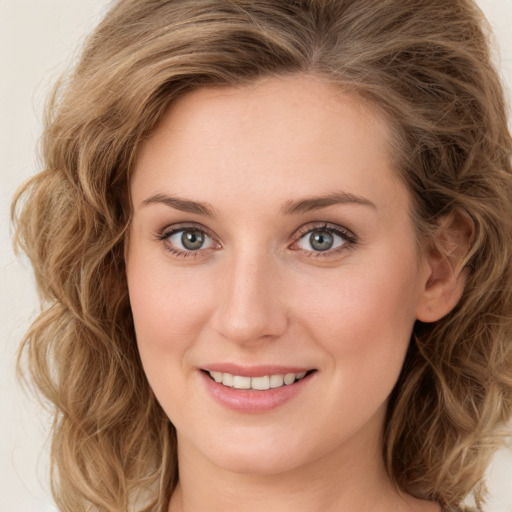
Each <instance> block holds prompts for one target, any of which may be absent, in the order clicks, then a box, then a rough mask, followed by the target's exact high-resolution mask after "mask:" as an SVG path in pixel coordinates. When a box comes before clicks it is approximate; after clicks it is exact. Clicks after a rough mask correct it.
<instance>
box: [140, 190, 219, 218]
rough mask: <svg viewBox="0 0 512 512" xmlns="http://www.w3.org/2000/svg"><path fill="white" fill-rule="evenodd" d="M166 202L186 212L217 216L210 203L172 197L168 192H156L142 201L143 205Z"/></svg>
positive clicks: (167, 204)
mask: <svg viewBox="0 0 512 512" xmlns="http://www.w3.org/2000/svg"><path fill="white" fill-rule="evenodd" d="M158 203H160V204H165V205H166V206H170V207H171V208H174V209H176V210H181V211H182V212H186V213H195V214H197V215H203V216H205V217H215V211H214V209H213V208H212V206H211V205H209V204H208V203H199V202H197V201H191V200H190V199H180V198H178V197H171V196H168V195H166V194H155V195H154V196H151V197H148V198H147V199H145V200H144V201H142V206H147V205H150V204H158Z"/></svg>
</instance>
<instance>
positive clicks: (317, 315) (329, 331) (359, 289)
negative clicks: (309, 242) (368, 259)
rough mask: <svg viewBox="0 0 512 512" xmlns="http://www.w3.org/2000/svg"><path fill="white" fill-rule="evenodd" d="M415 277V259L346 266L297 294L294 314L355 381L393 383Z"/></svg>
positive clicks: (405, 341)
mask: <svg viewBox="0 0 512 512" xmlns="http://www.w3.org/2000/svg"><path fill="white" fill-rule="evenodd" d="M408 269H409V270H408ZM416 277H417V276H416V260H415V256H414V254H413V257H411V258H404V259H402V260H401V261H400V260H399V259H395V258H387V259H384V258H382V259H380V260H378V263H376V262H375V261H373V262H372V264H361V265H359V264H357V265H353V266H347V267H346V268H344V269H343V270H342V271H340V272H339V273H338V274H337V275H335V276H333V277H332V278H330V279H328V280H326V281H325V282H323V283H321V282H316V283H314V282H309V283H307V284H306V285H305V286H304V289H303V290H302V291H300V290H297V291H296V293H295V294H294V295H293V296H294V297H296V298H297V299H296V306H295V309H296V314H297V316H298V317H299V318H302V319H303V322H304V324H305V325H306V326H307V329H308V330H309V331H310V333H311V335H312V337H313V338H314V339H316V340H317V342H318V343H319V344H321V345H322V347H323V348H324V349H325V350H326V352H328V353H329V354H330V355H331V358H332V360H333V362H335V364H337V365H343V366H345V368H346V369H347V371H351V370H354V375H353V377H354V378H355V379H358V378H359V377H358V374H359V376H360V378H361V379H362V380H363V379H368V378H370V379H373V377H376V378H381V377H384V376H387V377H386V378H388V379H391V380H393V379H394V378H395V377H396V376H398V375H397V374H398V373H399V371H400V368H401V365H402V363H403V358H404V356H405V353H406V350H407V347H408V345H409V342H410V337H411V333H412V329H413V326H414V322H415V303H416V300H417V288H418V286H417V284H416V283H417V279H416ZM306 289H307V291H308V293H307V294H306V293H304V291H305V290H306ZM299 297H302V300H301V299H298V298H299ZM304 299H305V300H304ZM365 369H366V373H365V371H364V370H365Z"/></svg>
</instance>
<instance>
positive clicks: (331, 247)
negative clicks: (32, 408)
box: [16, 0, 512, 512]
mask: <svg viewBox="0 0 512 512" xmlns="http://www.w3.org/2000/svg"><path fill="white" fill-rule="evenodd" d="M510 152H511V141H510V136H509V133H508V130H507V124H506V116H505V109H504V102H503V94H502V90H501V86H500V83H499V80H498V78H497V75H496V73H495V71H494V70H493V68H492V66H491V64H490V62H489V52H488V45H487V38H486V33H485V30H484V22H483V20H482V16H481V14H480V12H479V11H478V9H477V8H476V7H475V6H474V4H473V3H472V2H470V1H462V0H458V1H453V2H446V1H444V0H443V1H440V0H439V1H437V0H434V1H431V2H421V1H419V0H418V1H408V0H403V1H399V2H396V1H379V2H376V1H374V0H372V1H370V0H358V1H341V0H337V1H329V2H325V1H322V2H320V1H314V0H310V1H304V2H301V1H284V2H283V1H279V2H276V1H270V0H267V1H258V2H249V1H226V2H224V1H217V2H212V1H207V0H204V1H203V0H190V1H185V0H182V1H167V2H151V1H150V0H137V1H135V0H124V1H120V2H118V3H116V4H115V5H114V6H113V7H112V8H111V10H110V12H109V13H108V14H107V15H106V17H105V19H104V21H103V22H102V23H101V24H100V26H99V27H98V29H97V30H96V32H95V33H94V34H93V35H92V36H91V38H90V39H89V41H88V42H87V44H86V46H85V49H84V52H83V55H82V59H81V60H80V62H79V63H78V65H77V67H76V69H75V71H74V73H73V74H72V75H71V76H70V77H69V78H68V80H67V81H64V82H63V83H62V85H61V86H60V87H59V88H58V89H57V91H56V94H55V96H54V98H53V101H52V102H51V104H50V109H49V116H48V122H47V126H46V130H45V134H44V139H43V154H44V159H45V165H46V169H45V170H44V171H43V172H42V173H41V174H39V175H38V176H36V177H35V178H34V179H33V180H31V182H29V183H28V184H27V185H26V187H25V188H24V190H22V191H21V192H20V196H19V197H18V199H17V202H16V204H18V206H19V208H18V210H17V217H16V219H17V227H18V232H17V241H18V243H19V244H20V245H21V247H22V248H23V249H24V250H25V251H26V252H27V253H28V255H29V256H30V258H31V260H32V263H33V265H34V269H35V273H36V277H37V281H38V286H39V288H40V290H41V293H42V297H43V300H44V305H45V308H44V311H43V313H42V314H41V316H40V317H39V319H38V320H37V321H36V322H35V323H34V324H33V326H32V328H31V329H30V331H29V333H28V334H27V338H26V340H25V344H24V345H25V349H26V353H27V354H28V356H29V362H30V369H31V372H32V376H33V378H34V380H35V382H36V383H37V385H38V387H39V389H40V390H41V392H42V393H43V395H44V396H45V397H46V398H47V399H49V400H50V401H51V402H52V403H53V404H55V423H54V429H53V444H52V457H53V469H54V474H53V478H54V479H53V482H54V493H55V497H56V500H57V503H58V504H59V506H60V508H61V509H62V510H64V511H71V510H73V511H77V510H109V511H110V510H112V511H114V510H116V511H117V510H118V511H126V510H147V511H150V510H151V511H166V510H169V511H172V512H175V511H180V510H187V511H195V510H199V511H203V510H234V509H235V508H236V509H240V508H242V509H243V510H244V511H251V510H288V509H290V510H291V509H293V510H308V511H314V510H345V509H346V510H355V511H358V510H360V511H363V510H382V511H388V510H389V511H396V510H403V511H431V510H432V511H438V510H457V508H458V507H460V506H461V502H462V500H463V499H464V498H465V497H467V496H468V494H470V493H473V496H474V498H475V500H476V507H477V508H480V505H481V499H482V485H483V483H482V478H483V474H484V471H485V468H486V466H487V464H488V461H489V459H490V457H491V455H492V454H493V453H494V451H495V449H496V448H497V447H498V446H499V444H500V440H501V438H500V436H499V429H500V428H501V427H502V426H503V425H504V424H505V422H506V421H507V420H508V419H509V417H510V407H511V403H512V377H511V372H510V369H511V368H512V354H511V348H510V335H511V328H512V326H511V321H512V311H511V308H512V303H511V290H512V270H511V267H510V263H509V262H510V253H511V250H512V212H511V208H512V207H511V204H512V202H511V199H512V184H511V168H510ZM20 198H23V203H22V204H20V201H21V199H20Z"/></svg>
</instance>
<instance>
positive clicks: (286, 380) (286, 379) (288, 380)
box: [284, 373, 295, 386]
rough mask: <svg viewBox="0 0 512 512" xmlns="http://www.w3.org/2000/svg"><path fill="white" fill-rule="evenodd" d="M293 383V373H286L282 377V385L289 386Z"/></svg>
mask: <svg viewBox="0 0 512 512" xmlns="http://www.w3.org/2000/svg"><path fill="white" fill-rule="evenodd" d="M294 382H295V373H287V374H286V375H285V376H284V383H285V384H286V385H287V386H289V385H290V384H293V383H294Z"/></svg>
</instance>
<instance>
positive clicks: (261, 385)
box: [251, 375, 270, 391]
mask: <svg viewBox="0 0 512 512" xmlns="http://www.w3.org/2000/svg"><path fill="white" fill-rule="evenodd" d="M251 388H252V389H259V390H261V391H263V390H265V389H269V388H270V377H269V376H268V375H265V377H253V378H252V379H251Z"/></svg>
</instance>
